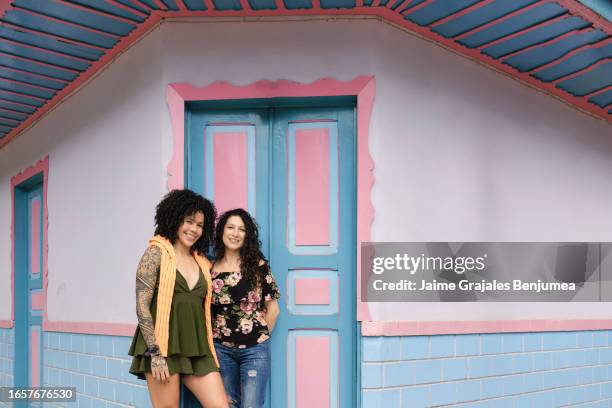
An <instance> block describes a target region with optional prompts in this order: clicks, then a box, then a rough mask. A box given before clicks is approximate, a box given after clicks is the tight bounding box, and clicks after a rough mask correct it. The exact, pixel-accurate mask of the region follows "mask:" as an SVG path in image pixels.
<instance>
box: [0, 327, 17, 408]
mask: <svg viewBox="0 0 612 408" xmlns="http://www.w3.org/2000/svg"><path fill="white" fill-rule="evenodd" d="M14 333H15V332H14V331H13V330H12V329H0V387H11V386H13V364H14V359H15V358H14V355H15V334H14ZM0 407H8V404H6V403H3V402H0Z"/></svg>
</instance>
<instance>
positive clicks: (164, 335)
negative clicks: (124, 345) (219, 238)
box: [129, 190, 228, 408]
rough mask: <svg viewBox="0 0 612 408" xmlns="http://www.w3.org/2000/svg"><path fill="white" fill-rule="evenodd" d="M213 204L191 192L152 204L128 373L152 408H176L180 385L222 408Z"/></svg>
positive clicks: (224, 402)
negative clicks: (209, 255) (215, 333)
mask: <svg viewBox="0 0 612 408" xmlns="http://www.w3.org/2000/svg"><path fill="white" fill-rule="evenodd" d="M216 215H217V211H216V210H215V206H214V205H213V204H212V203H211V202H210V201H208V200H207V199H205V198H204V197H202V196H201V195H199V194H196V193H194V192H193V191H191V190H173V191H171V192H170V193H168V194H167V195H166V196H165V197H164V198H163V200H162V201H161V202H160V203H159V204H158V205H157V210H156V213H155V236H154V237H153V238H151V239H150V240H149V246H148V247H147V249H146V251H145V253H144V255H143V256H142V258H141V259H140V263H139V264H138V270H137V272H136V314H137V316H138V327H137V328H136V333H135V334H134V339H133V340H132V345H131V347H130V351H129V354H130V355H131V356H133V359H132V365H131V367H130V373H132V374H134V375H136V376H138V378H140V379H146V381H147V387H148V389H149V395H150V396H151V402H152V403H153V406H154V407H177V408H178V406H179V399H180V397H179V395H180V392H179V391H180V387H179V384H180V382H181V380H182V381H183V383H184V384H185V386H186V387H187V388H189V389H190V390H191V392H192V393H193V394H194V395H195V397H196V398H197V399H198V400H199V401H200V404H202V406H203V407H204V408H227V407H228V402H227V397H226V394H225V392H224V388H223V382H222V380H221V376H220V374H219V362H218V360H217V355H216V352H215V348H214V345H213V342H212V325H211V311H210V305H211V299H212V280H211V276H210V267H211V264H210V262H209V261H208V259H206V257H205V256H204V254H205V253H206V252H207V251H208V249H209V247H210V243H211V241H212V236H213V235H212V234H213V228H214V222H215V218H216Z"/></svg>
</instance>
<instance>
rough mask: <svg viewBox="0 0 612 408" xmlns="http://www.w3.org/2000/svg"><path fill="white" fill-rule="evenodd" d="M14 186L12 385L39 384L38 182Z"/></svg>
mask: <svg viewBox="0 0 612 408" xmlns="http://www.w3.org/2000/svg"><path fill="white" fill-rule="evenodd" d="M26 184H28V185H27V186H26V188H24V189H22V188H16V189H15V360H16V361H15V385H16V386H30V387H38V386H42V385H43V383H42V381H43V378H42V373H43V371H42V365H43V361H42V360H43V355H42V350H43V348H42V313H43V308H44V294H43V270H42V268H43V259H42V258H43V225H42V224H43V205H44V204H43V195H42V184H41V183H36V184H35V185H33V186H30V185H29V183H26Z"/></svg>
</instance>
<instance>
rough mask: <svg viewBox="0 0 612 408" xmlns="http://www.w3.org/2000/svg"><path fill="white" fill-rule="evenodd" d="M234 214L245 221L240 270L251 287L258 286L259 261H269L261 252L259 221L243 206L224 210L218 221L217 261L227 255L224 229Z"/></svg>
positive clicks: (215, 249) (216, 238)
mask: <svg viewBox="0 0 612 408" xmlns="http://www.w3.org/2000/svg"><path fill="white" fill-rule="evenodd" d="M232 216H238V217H240V218H241V219H242V222H243V223H244V229H245V236H244V244H243V245H242V247H241V248H240V272H241V273H242V276H244V278H245V279H246V280H247V282H249V284H250V285H251V288H255V287H257V285H259V280H260V277H261V276H260V272H259V261H261V260H263V261H264V262H265V263H267V260H266V258H265V257H264V255H263V253H262V252H261V241H260V240H259V229H258V227H257V223H256V222H255V220H254V219H253V217H251V214H249V213H248V212H247V211H245V210H243V209H242V208H235V209H233V210H229V211H226V212H224V213H223V214H222V215H221V217H220V218H219V222H217V228H216V229H215V241H214V251H215V261H216V262H218V261H220V260H221V259H223V256H225V244H224V243H223V230H224V229H225V224H227V220H228V219H229V218H230V217H232Z"/></svg>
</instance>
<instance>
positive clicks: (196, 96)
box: [166, 10, 376, 320]
mask: <svg viewBox="0 0 612 408" xmlns="http://www.w3.org/2000/svg"><path fill="white" fill-rule="evenodd" d="M327 11H328V10H326V12H327ZM375 83H376V82H375V79H374V77H373V76H360V77H357V78H355V79H353V80H351V81H347V82H343V81H338V80H336V79H333V78H321V79H319V80H317V81H315V82H312V83H310V84H301V83H298V82H293V81H287V80H279V81H275V82H271V81H259V82H255V83H252V84H249V85H244V86H238V85H232V84H230V83H228V82H215V83H213V84H210V85H206V86H203V87H197V86H193V85H191V84H187V83H173V84H169V85H168V88H167V90H166V102H167V103H168V108H169V111H170V118H171V122H172V133H173V140H174V142H173V146H174V150H173V152H172V158H171V160H170V163H169V164H168V166H167V170H168V189H169V190H172V189H174V188H183V186H184V179H185V176H184V164H185V162H184V160H185V153H184V147H183V146H184V143H185V140H184V137H185V131H184V123H185V102H188V101H210V100H228V99H253V98H276V97H309V96H340V95H344V96H349V95H353V96H356V97H357V264H356V265H360V261H361V248H360V243H361V242H366V241H369V239H370V228H371V225H372V222H373V220H374V209H373V207H372V203H371V202H370V191H371V190H372V185H373V184H374V175H373V174H372V171H373V170H374V162H373V161H372V157H371V156H370V151H369V145H368V137H369V129H370V117H371V115H372V107H373V104H374V95H375V93H376V84H375ZM355 269H356V270H358V269H359V268H357V267H356V268H355ZM356 277H357V278H356V279H357V292H356V299H357V320H370V314H369V311H368V307H367V303H365V302H361V301H360V295H359V294H360V293H361V282H360V280H359V273H358V272H356Z"/></svg>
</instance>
